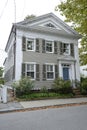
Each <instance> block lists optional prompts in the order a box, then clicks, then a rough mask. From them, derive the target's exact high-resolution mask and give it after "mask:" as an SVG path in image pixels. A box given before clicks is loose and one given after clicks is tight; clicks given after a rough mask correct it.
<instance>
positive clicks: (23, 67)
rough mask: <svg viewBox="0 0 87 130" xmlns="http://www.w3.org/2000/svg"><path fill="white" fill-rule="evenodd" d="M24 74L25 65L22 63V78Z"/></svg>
mask: <svg viewBox="0 0 87 130" xmlns="http://www.w3.org/2000/svg"><path fill="white" fill-rule="evenodd" d="M25 73H26V64H25V63H22V77H25Z"/></svg>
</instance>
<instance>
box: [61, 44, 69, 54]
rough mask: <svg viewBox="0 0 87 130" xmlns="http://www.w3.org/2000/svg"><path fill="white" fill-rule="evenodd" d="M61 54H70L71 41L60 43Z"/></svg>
mask: <svg viewBox="0 0 87 130" xmlns="http://www.w3.org/2000/svg"><path fill="white" fill-rule="evenodd" d="M60 54H64V55H70V44H69V43H62V42H61V43H60Z"/></svg>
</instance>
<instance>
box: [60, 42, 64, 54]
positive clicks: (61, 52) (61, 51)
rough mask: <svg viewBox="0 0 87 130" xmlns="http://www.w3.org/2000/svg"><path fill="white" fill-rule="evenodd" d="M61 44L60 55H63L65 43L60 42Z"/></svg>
mask: <svg viewBox="0 0 87 130" xmlns="http://www.w3.org/2000/svg"><path fill="white" fill-rule="evenodd" d="M59 44H60V55H62V54H63V43H62V42H59Z"/></svg>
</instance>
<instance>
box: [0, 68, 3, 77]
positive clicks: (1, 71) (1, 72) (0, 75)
mask: <svg viewBox="0 0 87 130" xmlns="http://www.w3.org/2000/svg"><path fill="white" fill-rule="evenodd" d="M3 71H4V70H3V67H0V77H2V76H3Z"/></svg>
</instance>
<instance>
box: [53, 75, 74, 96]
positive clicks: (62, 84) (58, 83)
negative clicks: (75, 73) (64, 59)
mask: <svg viewBox="0 0 87 130" xmlns="http://www.w3.org/2000/svg"><path fill="white" fill-rule="evenodd" d="M52 88H53V89H54V90H55V92H58V93H63V94H66V93H72V87H71V82H70V80H63V79H62V78H57V79H56V80H54V83H53V87H52Z"/></svg>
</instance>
